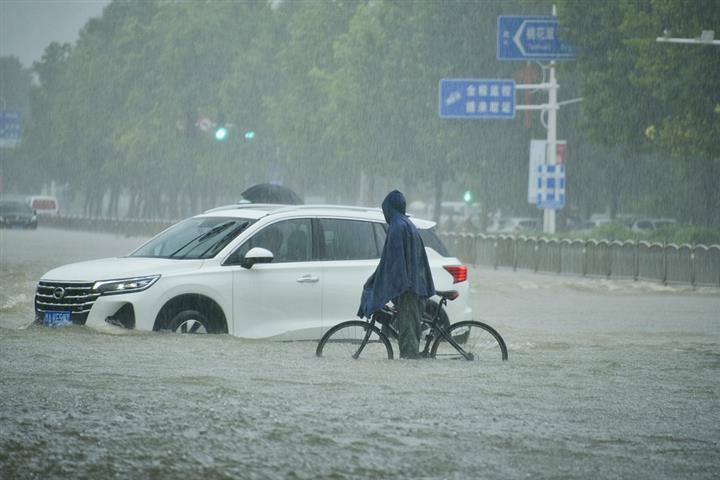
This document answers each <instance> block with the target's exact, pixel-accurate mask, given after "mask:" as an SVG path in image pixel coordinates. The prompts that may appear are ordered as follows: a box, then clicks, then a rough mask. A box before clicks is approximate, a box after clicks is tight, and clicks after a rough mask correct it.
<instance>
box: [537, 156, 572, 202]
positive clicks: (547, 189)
mask: <svg viewBox="0 0 720 480" xmlns="http://www.w3.org/2000/svg"><path fill="white" fill-rule="evenodd" d="M536 204H537V207H538V208H542V209H553V210H559V209H561V208H563V207H564V206H565V165H564V164H557V165H538V167H537V202H536Z"/></svg>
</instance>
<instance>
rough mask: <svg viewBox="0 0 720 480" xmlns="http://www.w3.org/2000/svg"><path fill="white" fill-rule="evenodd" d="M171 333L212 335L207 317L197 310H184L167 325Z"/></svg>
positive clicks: (212, 331)
mask: <svg viewBox="0 0 720 480" xmlns="http://www.w3.org/2000/svg"><path fill="white" fill-rule="evenodd" d="M168 330H170V331H171V332H173V333H195V334H198V333H214V330H213V329H212V327H211V325H210V322H209V321H208V319H207V317H206V316H205V315H203V314H202V313H200V312H198V311H197V310H184V311H182V312H180V313H178V314H177V315H175V316H174V317H173V318H172V320H170V322H169V323H168Z"/></svg>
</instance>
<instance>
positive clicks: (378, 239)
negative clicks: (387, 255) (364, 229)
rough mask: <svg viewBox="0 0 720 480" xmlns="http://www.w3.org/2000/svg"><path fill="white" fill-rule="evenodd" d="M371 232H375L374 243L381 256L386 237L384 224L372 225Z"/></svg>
mask: <svg viewBox="0 0 720 480" xmlns="http://www.w3.org/2000/svg"><path fill="white" fill-rule="evenodd" d="M373 230H374V231H375V243H376V244H377V247H378V251H379V252H380V254H382V251H383V247H385V237H387V225H386V224H384V223H373Z"/></svg>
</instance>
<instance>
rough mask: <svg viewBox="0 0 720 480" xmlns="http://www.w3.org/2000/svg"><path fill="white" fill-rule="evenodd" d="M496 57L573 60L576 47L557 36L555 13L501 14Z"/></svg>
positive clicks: (500, 58) (499, 58) (503, 58)
mask: <svg viewBox="0 0 720 480" xmlns="http://www.w3.org/2000/svg"><path fill="white" fill-rule="evenodd" d="M497 58H498V60H528V59H532V60H572V59H574V58H575V47H573V46H571V45H568V44H567V43H563V42H562V41H561V40H560V38H559V37H558V21H557V18H556V17H552V16H549V17H539V16H538V17H535V16H532V17H524V16H516V15H500V16H499V17H498V29H497Z"/></svg>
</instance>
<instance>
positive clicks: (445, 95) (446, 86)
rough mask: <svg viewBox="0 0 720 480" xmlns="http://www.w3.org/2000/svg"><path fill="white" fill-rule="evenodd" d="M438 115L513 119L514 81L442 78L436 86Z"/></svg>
mask: <svg viewBox="0 0 720 480" xmlns="http://www.w3.org/2000/svg"><path fill="white" fill-rule="evenodd" d="M438 90H439V107H438V111H439V113H440V118H514V117H515V81H514V80H505V79H481V78H474V79H467V78H463V79H443V80H440V87H439V89H438Z"/></svg>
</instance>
